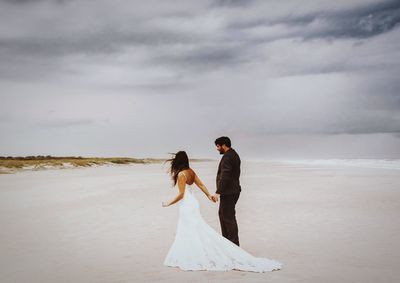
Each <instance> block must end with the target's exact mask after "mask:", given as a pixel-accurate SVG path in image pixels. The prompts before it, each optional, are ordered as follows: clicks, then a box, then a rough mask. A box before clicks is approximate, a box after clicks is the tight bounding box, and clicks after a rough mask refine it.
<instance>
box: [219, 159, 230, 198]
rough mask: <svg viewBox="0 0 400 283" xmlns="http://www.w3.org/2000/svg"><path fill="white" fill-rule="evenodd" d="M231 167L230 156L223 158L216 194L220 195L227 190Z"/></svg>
mask: <svg viewBox="0 0 400 283" xmlns="http://www.w3.org/2000/svg"><path fill="white" fill-rule="evenodd" d="M232 166H233V165H232V160H231V158H230V156H225V158H223V159H222V163H221V173H220V178H219V182H218V185H217V191H216V194H221V193H222V192H223V191H226V190H227V189H229V188H228V187H229V183H230V181H231V176H232Z"/></svg>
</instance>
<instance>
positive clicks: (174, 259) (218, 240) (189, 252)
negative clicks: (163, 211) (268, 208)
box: [162, 151, 282, 272]
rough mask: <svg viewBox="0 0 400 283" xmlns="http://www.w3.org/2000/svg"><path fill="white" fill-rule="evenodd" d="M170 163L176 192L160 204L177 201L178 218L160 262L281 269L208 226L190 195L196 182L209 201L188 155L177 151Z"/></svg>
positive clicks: (209, 267) (204, 267)
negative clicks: (171, 240)
mask: <svg viewBox="0 0 400 283" xmlns="http://www.w3.org/2000/svg"><path fill="white" fill-rule="evenodd" d="M167 161H170V162H171V167H170V174H171V177H172V180H173V183H174V186H175V185H176V184H178V189H179V194H178V195H177V196H176V197H175V199H173V200H172V201H170V202H168V203H165V202H163V204H162V205H163V207H168V206H171V205H173V204H175V203H177V202H179V219H178V226H177V230H176V235H175V240H174V242H173V244H172V246H171V248H170V250H169V252H168V254H167V256H166V258H165V261H164V265H166V266H171V267H179V268H180V269H182V270H213V271H226V270H233V269H234V270H242V271H253V272H265V271H272V270H278V269H281V267H282V264H281V263H280V262H278V261H275V260H270V259H266V258H257V257H254V256H252V255H251V254H249V253H248V252H246V251H245V250H243V249H242V248H240V247H239V246H237V245H235V244H234V243H232V242H231V241H229V240H228V239H226V238H224V237H223V236H222V235H220V234H218V233H217V232H216V231H215V230H214V229H212V228H211V227H210V226H209V225H208V224H207V223H206V222H205V221H204V220H203V218H202V216H201V214H200V210H199V203H198V201H197V199H196V198H195V196H194V193H193V191H194V188H193V187H192V185H193V184H196V186H197V187H199V188H200V189H201V190H202V191H203V193H204V194H205V195H206V196H207V198H208V199H209V200H210V201H213V198H212V196H211V194H210V193H209V192H208V190H207V188H206V186H205V185H204V184H203V183H202V182H201V180H200V179H199V177H198V176H197V174H196V173H195V172H194V171H193V170H192V169H191V168H190V167H189V158H188V156H187V154H186V152H184V151H179V152H178V153H176V154H175V156H174V158H171V159H169V160H167Z"/></svg>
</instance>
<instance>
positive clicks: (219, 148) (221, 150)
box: [217, 144, 225, 154]
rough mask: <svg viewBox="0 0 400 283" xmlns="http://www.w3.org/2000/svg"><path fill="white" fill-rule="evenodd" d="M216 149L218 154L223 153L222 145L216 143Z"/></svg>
mask: <svg viewBox="0 0 400 283" xmlns="http://www.w3.org/2000/svg"><path fill="white" fill-rule="evenodd" d="M217 150H218V151H219V154H224V153H225V150H224V148H223V147H222V146H220V145H219V144H217Z"/></svg>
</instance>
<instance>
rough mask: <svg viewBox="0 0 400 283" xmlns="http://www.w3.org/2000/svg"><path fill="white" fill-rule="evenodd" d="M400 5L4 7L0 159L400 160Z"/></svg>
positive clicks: (100, 1) (132, 0) (189, 1)
mask: <svg viewBox="0 0 400 283" xmlns="http://www.w3.org/2000/svg"><path fill="white" fill-rule="evenodd" d="M399 23H400V1H398V0H395V1H381V0H374V1H371V0H350V1H349V0H337V1H332V0H320V1H308V0H290V1H282V0H271V1H268V0H260V1H257V0H248V1H239V0H230V1H228V0H218V1H211V0H210V1H199V0H173V1H171V0H170V1H154V0H146V1H136V0H125V1H122V0H114V1H106V0H96V1H89V0H68V1H67V0H65V1H63V0H58V1H56V0H53V1H50V0H47V1H46V0H7V1H5V0H0V60H1V61H0V62H1V64H0V98H1V104H0V134H1V138H0V155H6V156H7V155H48V154H51V155H82V156H136V157H168V154H167V153H168V152H175V151H178V150H181V149H182V150H186V151H187V152H188V153H189V155H190V157H212V158H219V155H218V154H217V152H216V150H215V147H214V140H215V138H217V137H219V136H222V135H228V136H229V137H231V139H232V142H233V147H234V148H236V149H237V151H238V152H239V154H240V155H241V156H242V159H280V158H400V92H399V91H400V76H399V75H400V72H399V71H400V24H399Z"/></svg>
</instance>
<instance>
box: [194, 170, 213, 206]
mask: <svg viewBox="0 0 400 283" xmlns="http://www.w3.org/2000/svg"><path fill="white" fill-rule="evenodd" d="M194 183H195V184H196V185H197V186H198V187H199V188H200V190H202V191H203V193H204V194H205V195H206V196H207V198H208V199H209V200H211V201H214V200H213V199H212V196H211V194H210V192H209V191H208V190H207V187H206V186H205V185H204V184H203V182H202V181H201V180H200V178H199V177H198V176H197V174H196V173H195V175H194Z"/></svg>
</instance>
